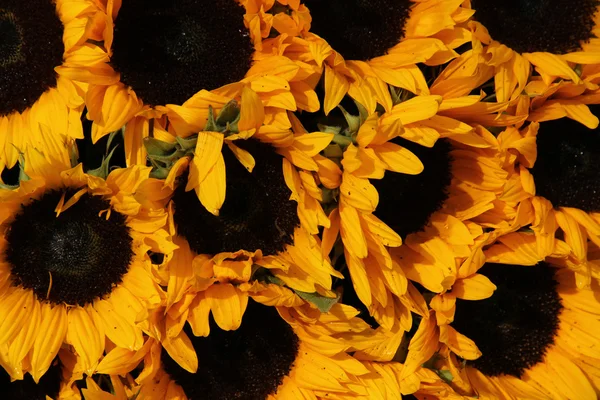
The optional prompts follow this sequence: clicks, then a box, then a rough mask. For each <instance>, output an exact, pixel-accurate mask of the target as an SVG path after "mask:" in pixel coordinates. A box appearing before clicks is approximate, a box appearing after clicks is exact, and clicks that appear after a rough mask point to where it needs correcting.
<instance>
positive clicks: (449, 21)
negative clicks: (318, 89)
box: [303, 0, 473, 114]
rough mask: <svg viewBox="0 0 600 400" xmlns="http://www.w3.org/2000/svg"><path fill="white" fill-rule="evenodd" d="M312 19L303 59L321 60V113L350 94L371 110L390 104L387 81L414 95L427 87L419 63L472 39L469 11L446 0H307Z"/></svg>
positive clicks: (444, 57)
mask: <svg viewBox="0 0 600 400" xmlns="http://www.w3.org/2000/svg"><path fill="white" fill-rule="evenodd" d="M305 4H306V5H307V7H308V8H309V11H310V16H311V18H312V21H311V26H310V32H309V33H307V34H305V35H303V38H304V39H305V41H306V46H305V49H306V54H305V57H304V58H303V59H306V60H311V59H312V60H313V61H314V62H316V63H317V64H318V65H319V66H322V65H324V89H325V99H324V103H323V109H324V112H325V114H328V113H329V112H330V111H331V110H333V109H334V108H335V107H336V106H337V105H338V104H339V103H340V101H341V100H342V99H343V97H344V96H345V95H346V94H348V95H350V96H351V97H352V98H354V99H355V100H356V101H358V102H360V103H362V104H363V105H364V106H365V107H366V108H367V110H368V111H369V112H370V113H372V112H374V111H375V107H376V104H377V103H379V104H381V105H382V106H383V107H384V108H385V110H386V111H390V109H391V108H392V106H393V104H392V98H391V96H390V94H389V93H388V90H387V85H393V86H396V87H399V88H403V89H405V90H407V91H409V92H411V93H414V94H418V95H428V94H429V88H428V86H427V83H426V80H425V77H424V76H423V73H422V72H421V70H420V69H419V68H418V67H417V64H418V63H424V64H426V65H441V64H444V63H447V62H448V61H450V60H452V59H453V58H454V57H456V56H457V53H456V52H455V51H454V49H455V48H457V47H459V46H461V45H462V44H464V43H467V42H469V41H470V40H471V33H470V32H469V30H468V29H466V27H462V26H461V24H463V23H464V22H466V21H467V20H468V19H469V18H470V17H471V15H472V13H473V11H471V10H468V9H465V8H463V7H462V6H461V2H457V1H449V0H425V1H415V2H413V1H411V0H402V1H397V0H386V1H384V2H381V1H355V0H353V1H343V0H336V1H319V0H307V1H305Z"/></svg>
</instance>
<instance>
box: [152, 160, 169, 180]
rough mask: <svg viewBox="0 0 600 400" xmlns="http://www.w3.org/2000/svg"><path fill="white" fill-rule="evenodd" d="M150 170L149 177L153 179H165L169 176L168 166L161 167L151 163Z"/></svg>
mask: <svg viewBox="0 0 600 400" xmlns="http://www.w3.org/2000/svg"><path fill="white" fill-rule="evenodd" d="M153 167H154V168H152V171H151V172H150V177H151V178H155V179H167V176H169V171H170V170H171V169H170V168H163V167H160V166H158V165H156V164H154V163H153Z"/></svg>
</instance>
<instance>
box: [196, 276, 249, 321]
mask: <svg viewBox="0 0 600 400" xmlns="http://www.w3.org/2000/svg"><path fill="white" fill-rule="evenodd" d="M205 296H206V300H207V301H208V303H209V304H210V309H211V311H212V315H213V317H214V319H215V322H216V323H217V325H219V327H220V328H221V329H223V330H225V331H231V330H236V329H238V328H239V327H240V325H241V323H242V316H243V315H244V312H245V311H246V306H247V305H248V295H247V294H245V293H242V292H240V291H239V290H238V289H237V288H236V287H234V286H233V285H230V284H221V285H212V286H211V287H209V288H208V289H207V290H206V292H205Z"/></svg>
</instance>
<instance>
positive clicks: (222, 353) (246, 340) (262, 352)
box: [142, 300, 377, 399]
mask: <svg viewBox="0 0 600 400" xmlns="http://www.w3.org/2000/svg"><path fill="white" fill-rule="evenodd" d="M357 313H358V312H357V311H356V310H355V309H354V308H352V307H349V306H345V305H342V304H339V303H338V304H335V305H334V306H333V307H332V308H331V310H330V311H329V312H327V313H321V312H320V311H319V310H317V309H316V308H314V307H313V306H310V305H309V304H303V305H299V306H296V307H285V306H278V307H273V306H265V305H263V304H260V303H258V302H256V301H254V300H250V301H249V302H248V309H247V310H246V313H245V314H244V317H243V321H242V323H241V325H240V326H239V328H237V329H236V330H234V331H227V330H222V329H220V327H219V325H218V324H217V323H216V320H213V319H211V320H210V322H209V316H208V315H207V314H205V315H203V316H202V317H201V318H202V319H204V320H205V323H206V324H207V325H210V334H209V335H208V336H206V337H195V336H193V335H192V329H190V327H189V326H186V327H182V326H180V327H179V329H180V330H182V332H183V333H184V334H185V337H186V342H187V345H189V346H190V347H191V349H192V353H191V354H193V355H194V357H195V356H196V354H197V357H198V359H197V364H195V365H194V367H195V368H193V369H191V370H189V369H188V368H185V369H184V368H182V366H183V365H180V364H181V362H180V360H179V357H177V356H176V357H175V358H176V359H177V361H175V360H174V359H173V358H171V357H173V355H174V354H173V351H172V350H170V349H168V348H166V350H167V352H164V351H163V352H162V356H161V360H162V363H160V364H162V366H161V365H159V363H157V362H154V363H153V364H151V365H148V366H146V368H147V369H151V370H152V371H153V372H152V373H148V374H147V376H148V379H147V381H144V382H142V385H143V389H142V391H145V390H147V391H148V392H150V391H151V392H152V393H153V396H156V397H155V398H157V399H163V398H172V397H173V396H174V395H175V394H177V395H179V396H181V397H182V398H196V397H199V396H206V397H209V398H216V397H222V398H256V399H262V398H264V399H277V398H282V399H291V398H327V397H331V396H336V398H354V397H356V396H359V397H360V396H368V392H367V390H366V388H365V387H364V386H363V385H362V384H361V383H359V380H358V377H359V376H361V375H365V374H368V373H369V370H368V369H367V368H366V367H365V366H364V365H363V364H362V363H361V362H360V361H359V360H357V359H356V358H354V357H353V356H352V355H350V354H349V353H351V352H352V351H355V350H360V349H361V348H364V347H365V346H368V345H370V342H372V341H373V340H376V336H377V334H376V333H375V332H374V331H373V330H372V329H370V328H369V327H368V325H367V324H366V323H365V322H364V321H362V320H361V319H359V318H357V317H356V314H357ZM178 363H179V364H178ZM159 368H161V369H162V370H159ZM142 373H144V372H142ZM150 378H153V379H150ZM165 381H166V382H165ZM169 381H174V382H176V383H177V385H174V384H173V383H169Z"/></svg>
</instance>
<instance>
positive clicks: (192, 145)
mask: <svg viewBox="0 0 600 400" xmlns="http://www.w3.org/2000/svg"><path fill="white" fill-rule="evenodd" d="M175 140H176V141H177V143H178V144H179V146H181V149H182V150H184V151H185V152H186V153H187V152H188V151H189V150H192V152H193V151H194V150H196V143H198V135H192V136H188V137H186V138H182V137H179V136H175Z"/></svg>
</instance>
